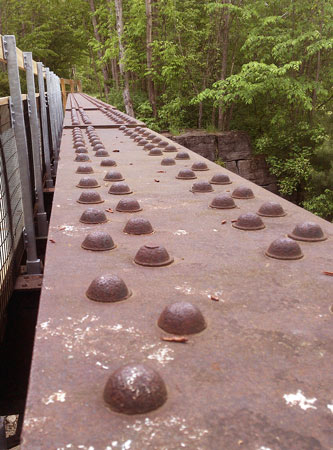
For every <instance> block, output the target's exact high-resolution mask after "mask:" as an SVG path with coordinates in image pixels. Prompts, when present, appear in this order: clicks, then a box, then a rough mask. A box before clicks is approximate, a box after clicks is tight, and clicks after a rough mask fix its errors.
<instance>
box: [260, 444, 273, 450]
mask: <svg viewBox="0 0 333 450" xmlns="http://www.w3.org/2000/svg"><path fill="white" fill-rule="evenodd" d="M258 450H271V449H270V448H269V447H264V446H263V445H262V446H261V447H259V448H258Z"/></svg>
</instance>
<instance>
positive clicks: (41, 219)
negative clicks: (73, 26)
mask: <svg viewBox="0 0 333 450" xmlns="http://www.w3.org/2000/svg"><path fill="white" fill-rule="evenodd" d="M23 60H24V67H25V70H26V79H27V94H28V98H27V101H28V111H29V123H30V131H31V144H32V155H33V163H34V174H35V189H36V200H37V210H38V212H37V229H38V236H39V237H45V236H47V233H48V222H47V216H46V212H45V206H44V193H43V180H42V164H41V139H40V127H39V121H38V113H37V102H36V88H35V79H34V72H33V67H32V53H31V52H23Z"/></svg>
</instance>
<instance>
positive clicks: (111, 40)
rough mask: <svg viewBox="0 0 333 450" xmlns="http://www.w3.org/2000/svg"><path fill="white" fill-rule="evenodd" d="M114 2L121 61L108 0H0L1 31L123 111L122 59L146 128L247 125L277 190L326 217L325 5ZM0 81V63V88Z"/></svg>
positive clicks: (330, 21)
mask: <svg viewBox="0 0 333 450" xmlns="http://www.w3.org/2000/svg"><path fill="white" fill-rule="evenodd" d="M146 2H148V3H150V4H151V10H152V42H151V44H149V45H148V43H147V42H148V41H147V16H146ZM122 6H123V21H124V32H123V36H122V43H123V45H124V48H125V52H124V56H123V59H122V61H119V54H120V53H119V40H118V34H117V29H116V14H115V4H114V0H66V2H65V1H63V0H45V1H44V2H37V1H36V0H20V1H19V0H0V15H1V20H0V33H2V34H15V35H16V36H17V41H18V45H19V46H21V48H24V49H25V50H31V51H32V52H33V53H34V57H35V58H36V59H41V60H43V61H44V62H45V63H46V64H47V65H48V66H49V67H51V69H52V70H54V71H55V72H57V73H58V74H59V75H62V76H64V77H66V78H69V77H73V76H77V77H80V78H81V79H82V81H83V87H84V90H85V91H87V92H90V93H93V94H94V95H98V96H99V97H101V98H103V99H104V100H105V99H106V100H108V99H109V100H110V102H111V103H112V104H114V105H115V106H117V107H118V108H120V109H123V110H124V104H123V96H122V89H123V83H124V80H123V79H122V76H121V74H120V73H119V63H120V62H121V63H124V67H125V71H126V73H127V74H128V75H129V80H130V93H131V97H132V102H133V105H134V110H135V113H136V115H137V117H138V118H139V119H141V120H144V121H145V122H146V123H147V124H148V125H149V126H150V127H151V128H153V129H155V130H165V129H169V130H173V131H177V130H180V129H183V128H197V127H201V128H202V127H205V128H206V129H209V130H216V129H217V128H220V129H222V130H229V129H240V130H244V131H247V132H248V133H249V134H250V135H251V138H252V143H253V147H254V149H255V151H256V152H258V153H261V154H265V155H266V156H267V161H268V163H269V165H270V170H271V171H272V173H274V174H275V175H276V176H277V177H278V181H279V187H280V191H281V193H282V194H283V195H285V196H291V197H290V198H292V199H293V200H295V201H297V203H298V204H302V205H304V206H305V207H306V208H308V209H309V210H311V211H313V212H315V213H317V214H320V215H322V216H323V217H327V218H330V219H332V210H331V208H332V207H331V205H332V189H333V169H332V163H331V161H332V156H333V150H332V141H333V138H332V126H331V122H332V121H331V114H332V108H333V96H332V79H333V64H332V59H333V58H332V48H333V38H332V35H333V33H332V31H333V4H332V2H330V1H329V0H315V1H313V0H303V1H302V2H301V1H297V0H294V1H292V2H291V1H290V0H269V1H267V0H247V1H246V2H244V1H241V0H201V1H200V2H199V1H197V0H159V1H153V0H122ZM148 47H149V49H151V53H152V55H151V59H152V60H151V65H150V66H148V63H147V58H148ZM6 88H7V86H6V79H5V77H4V76H3V74H2V73H1V72H0V91H1V92H5V91H6ZM152 89H153V91H152ZM152 92H153V94H154V97H155V101H156V104H155V105H154V103H153V100H152ZM154 108H155V109H154Z"/></svg>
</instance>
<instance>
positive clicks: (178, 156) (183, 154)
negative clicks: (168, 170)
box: [175, 152, 190, 159]
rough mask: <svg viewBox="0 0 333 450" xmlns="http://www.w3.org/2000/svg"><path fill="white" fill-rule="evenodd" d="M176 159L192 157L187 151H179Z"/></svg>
mask: <svg viewBox="0 0 333 450" xmlns="http://www.w3.org/2000/svg"><path fill="white" fill-rule="evenodd" d="M175 159H190V155H189V154H188V153H187V152H178V153H177V155H176V158H175Z"/></svg>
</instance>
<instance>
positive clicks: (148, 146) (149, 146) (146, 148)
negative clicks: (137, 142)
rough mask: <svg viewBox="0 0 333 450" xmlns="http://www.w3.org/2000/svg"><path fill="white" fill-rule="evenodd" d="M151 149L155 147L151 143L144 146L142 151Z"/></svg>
mask: <svg viewBox="0 0 333 450" xmlns="http://www.w3.org/2000/svg"><path fill="white" fill-rule="evenodd" d="M152 148H155V145H154V144H152V143H151V142H149V143H148V144H146V145H145V146H144V147H143V149H144V150H151V149H152Z"/></svg>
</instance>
